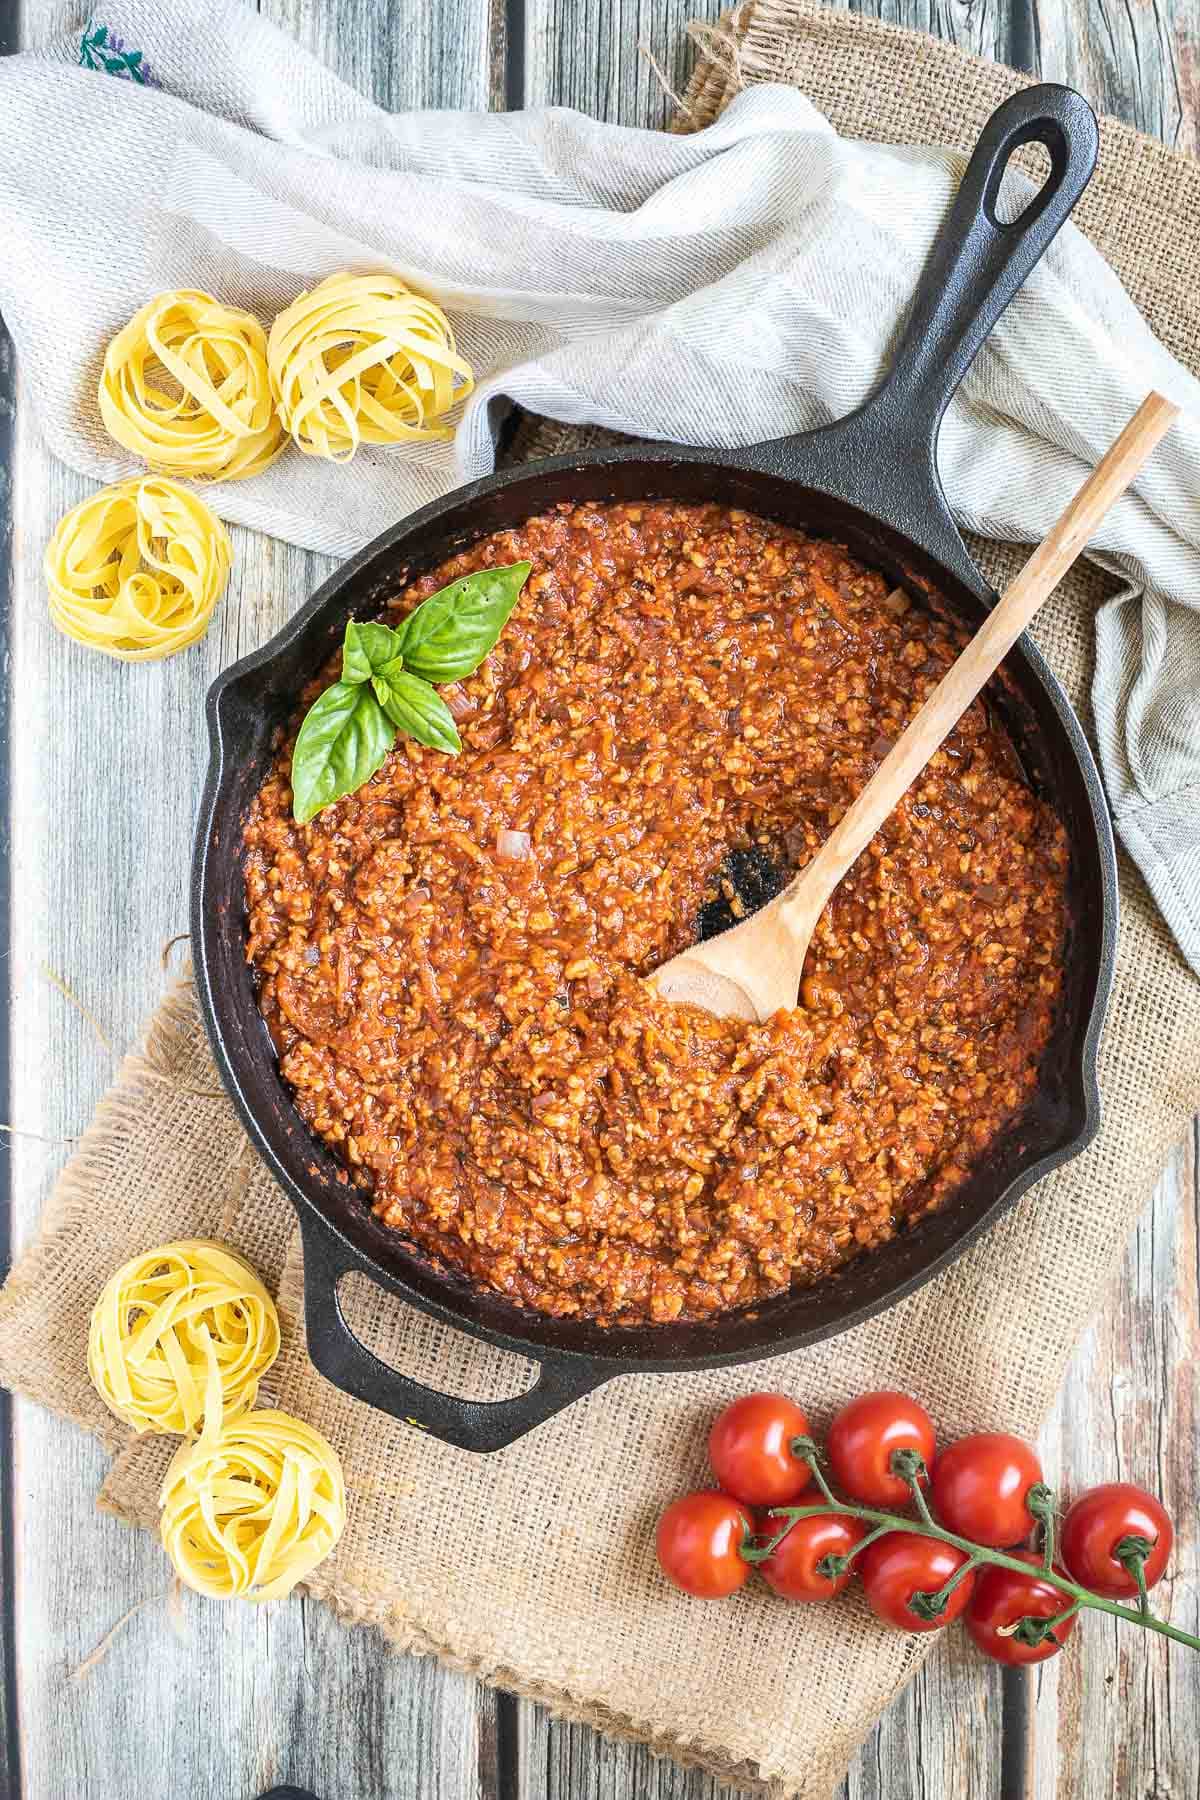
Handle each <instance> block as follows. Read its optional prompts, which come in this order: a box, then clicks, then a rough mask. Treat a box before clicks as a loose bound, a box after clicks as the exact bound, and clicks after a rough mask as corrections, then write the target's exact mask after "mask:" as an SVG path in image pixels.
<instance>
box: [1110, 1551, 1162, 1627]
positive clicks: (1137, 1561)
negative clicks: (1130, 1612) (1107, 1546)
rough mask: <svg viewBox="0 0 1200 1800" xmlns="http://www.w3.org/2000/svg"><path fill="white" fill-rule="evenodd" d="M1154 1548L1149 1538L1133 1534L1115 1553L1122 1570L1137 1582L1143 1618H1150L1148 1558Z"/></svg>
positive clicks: (1139, 1607)
mask: <svg viewBox="0 0 1200 1800" xmlns="http://www.w3.org/2000/svg"><path fill="white" fill-rule="evenodd" d="M1155 1542H1157V1539H1156V1540H1155ZM1153 1548H1154V1544H1153V1543H1151V1541H1150V1539H1149V1538H1148V1537H1141V1536H1140V1535H1138V1534H1136V1533H1131V1535H1130V1536H1129V1537H1123V1538H1122V1539H1121V1541H1120V1543H1119V1544H1118V1545H1117V1547H1116V1549H1115V1550H1114V1551H1113V1555H1114V1556H1115V1557H1116V1559H1117V1561H1118V1562H1119V1563H1120V1564H1121V1566H1122V1568H1123V1569H1125V1571H1126V1572H1127V1573H1128V1574H1130V1575H1132V1576H1133V1579H1134V1580H1135V1581H1136V1582H1137V1591H1138V1610H1139V1611H1140V1612H1141V1614H1142V1616H1143V1618H1149V1616H1150V1598H1149V1595H1148V1594H1147V1593H1146V1558H1147V1557H1148V1556H1149V1554H1150V1552H1151V1551H1152V1550H1153Z"/></svg>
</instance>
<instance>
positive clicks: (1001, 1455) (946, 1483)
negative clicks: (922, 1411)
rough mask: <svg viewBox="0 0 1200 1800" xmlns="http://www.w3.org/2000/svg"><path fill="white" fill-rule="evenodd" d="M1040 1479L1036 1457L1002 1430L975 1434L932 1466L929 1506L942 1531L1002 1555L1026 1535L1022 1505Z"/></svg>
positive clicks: (1027, 1519) (1029, 1518) (1029, 1520)
mask: <svg viewBox="0 0 1200 1800" xmlns="http://www.w3.org/2000/svg"><path fill="white" fill-rule="evenodd" d="M1041 1479H1042V1465H1041V1463H1040V1462H1039V1461H1038V1459H1037V1453H1036V1452H1035V1451H1034V1450H1033V1449H1032V1447H1031V1446H1030V1445H1029V1444H1027V1443H1026V1442H1025V1441H1024V1439H1023V1438H1019V1437H1012V1436H1010V1435H1009V1433H1008V1432H1006V1431H977V1432H975V1434H974V1435H973V1436H972V1437H965V1438H959V1440H958V1442H957V1443H956V1444H951V1445H950V1446H949V1448H948V1449H946V1450H943V1451H942V1453H941V1455H940V1456H939V1457H938V1459H937V1461H936V1462H935V1463H934V1465H933V1489H932V1491H933V1505H934V1510H935V1511H936V1513H937V1515H938V1518H939V1519H940V1520H941V1521H942V1524H943V1525H944V1526H945V1527H946V1529H947V1531H953V1532H955V1533H956V1534H957V1535H958V1536H959V1537H965V1538H970V1539H971V1541H972V1543H975V1544H986V1545H987V1546H988V1547H989V1548H991V1549H993V1550H1005V1549H1007V1548H1008V1546H1009V1545H1010V1544H1019V1543H1020V1542H1021V1541H1022V1539H1023V1538H1027V1537H1028V1536H1029V1533H1030V1531H1031V1530H1032V1528H1033V1525H1034V1518H1033V1515H1032V1513H1031V1512H1030V1511H1029V1509H1028V1507H1027V1506H1026V1504H1025V1496H1026V1495H1027V1494H1028V1492H1029V1490H1030V1488H1031V1487H1033V1486H1034V1485H1035V1484H1036V1483H1038V1482H1040V1481H1041Z"/></svg>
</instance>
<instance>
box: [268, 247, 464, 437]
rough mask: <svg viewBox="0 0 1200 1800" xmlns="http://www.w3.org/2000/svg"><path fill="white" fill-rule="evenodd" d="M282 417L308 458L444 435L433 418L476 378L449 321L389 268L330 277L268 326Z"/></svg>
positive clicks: (271, 364) (273, 382)
mask: <svg viewBox="0 0 1200 1800" xmlns="http://www.w3.org/2000/svg"><path fill="white" fill-rule="evenodd" d="M267 363H268V368H269V370H270V376H271V387H272V390H273V392H274V394H275V399H276V402H277V404H278V408H279V416H280V418H281V419H282V420H283V423H284V425H285V426H286V428H287V430H288V431H289V432H290V433H291V436H292V438H293V439H294V441H295V442H296V443H297V444H298V445H299V447H300V449H301V450H303V451H304V452H305V453H306V455H309V456H324V457H327V458H328V459H329V460H330V461H332V462H349V460H350V458H351V457H352V456H353V455H354V453H355V451H356V450H357V449H358V446H359V443H360V442H361V443H367V444H399V443H403V442H405V441H406V440H407V439H412V438H449V437H451V436H452V435H453V432H452V430H451V428H450V426H448V425H442V424H438V423H437V421H438V420H439V419H441V418H442V417H443V416H444V414H445V413H447V412H448V411H449V410H450V408H451V407H452V406H454V405H455V404H456V403H457V402H458V401H459V400H463V399H465V398H466V396H467V395H468V394H469V393H470V392H471V390H472V388H473V387H474V385H475V382H474V376H473V374H472V371H471V368H470V366H469V365H468V364H467V363H466V362H464V361H463V359H462V358H461V357H460V356H459V354H458V352H457V349H456V347H455V342H454V332H453V329H452V327H451V325H450V321H449V319H448V318H447V317H446V315H445V313H444V312H443V311H442V309H441V307H440V306H437V305H436V304H435V303H434V302H433V301H432V300H426V299H424V298H423V297H422V296H421V295H420V294H416V293H413V291H412V289H411V288H409V287H407V286H406V285H405V283H404V282H403V281H401V280H400V279H399V277H398V276H396V275H352V274H348V273H345V274H338V275H330V276H328V277H327V278H326V279H325V280H324V281H322V282H321V283H320V284H319V285H318V286H317V287H315V288H313V289H312V290H311V292H308V293H304V294H301V295H300V296H299V297H298V299H296V300H295V301H294V302H293V304H292V305H291V306H289V307H288V308H287V310H286V312H281V313H280V314H279V316H278V318H277V319H276V320H275V322H274V324H273V325H272V326H271V334H270V338H269V341H268V346H267Z"/></svg>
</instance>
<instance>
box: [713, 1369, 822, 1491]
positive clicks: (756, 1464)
mask: <svg viewBox="0 0 1200 1800" xmlns="http://www.w3.org/2000/svg"><path fill="white" fill-rule="evenodd" d="M808 1435H809V1430H808V1420H807V1419H806V1417H805V1416H804V1414H803V1413H802V1412H801V1411H800V1408H799V1407H798V1406H797V1405H796V1402H795V1401H794V1400H789V1399H788V1397H787V1395H786V1394H744V1395H743V1396H742V1398H741V1399H740V1400H735V1401H734V1402H733V1404H732V1406H727V1407H726V1408H725V1410H724V1412H722V1413H718V1414H717V1417H716V1419H715V1420H714V1422H713V1428H712V1430H711V1431H710V1432H709V1434H708V1460H709V1462H710V1463H711V1464H712V1470H713V1474H714V1475H715V1476H716V1478H717V1480H718V1481H719V1482H720V1484H721V1486H722V1487H723V1488H724V1489H725V1491H726V1493H729V1494H733V1495H734V1496H735V1497H736V1498H737V1499H738V1500H744V1501H745V1502H746V1504H747V1505H748V1506H787V1505H789V1504H790V1502H791V1501H793V1500H794V1499H795V1498H796V1496H797V1494H799V1493H800V1492H801V1491H802V1490H803V1489H804V1488H806V1487H807V1486H808V1484H809V1481H810V1480H811V1478H812V1471H811V1470H810V1468H809V1466H808V1464H807V1463H803V1462H801V1461H800V1459H799V1457H797V1456H795V1455H794V1454H793V1452H792V1443H793V1441H794V1440H795V1439H796V1438H798V1437H807V1436H808Z"/></svg>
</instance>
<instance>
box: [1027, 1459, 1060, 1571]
mask: <svg viewBox="0 0 1200 1800" xmlns="http://www.w3.org/2000/svg"><path fill="white" fill-rule="evenodd" d="M1025 1507H1026V1510H1027V1511H1028V1512H1029V1513H1030V1514H1031V1515H1032V1516H1033V1518H1035V1519H1036V1520H1037V1521H1038V1523H1039V1524H1040V1526H1041V1528H1042V1571H1043V1573H1044V1574H1049V1573H1050V1571H1051V1570H1052V1569H1053V1568H1054V1552H1055V1549H1056V1544H1055V1537H1056V1535H1057V1528H1058V1508H1057V1506H1056V1505H1055V1502H1054V1490H1053V1488H1049V1487H1047V1486H1046V1483H1045V1482H1044V1481H1035V1482H1034V1484H1033V1486H1032V1487H1031V1488H1030V1490H1029V1492H1028V1493H1027V1494H1026V1496H1025Z"/></svg>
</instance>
